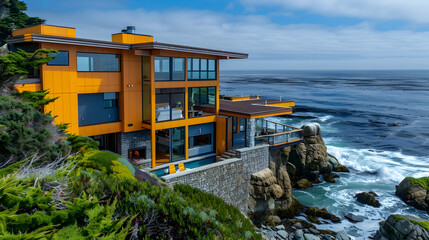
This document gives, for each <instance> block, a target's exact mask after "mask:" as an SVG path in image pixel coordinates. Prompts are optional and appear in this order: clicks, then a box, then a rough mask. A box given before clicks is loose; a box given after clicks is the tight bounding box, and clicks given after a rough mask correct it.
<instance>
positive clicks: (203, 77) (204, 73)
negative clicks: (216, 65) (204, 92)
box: [201, 71, 207, 79]
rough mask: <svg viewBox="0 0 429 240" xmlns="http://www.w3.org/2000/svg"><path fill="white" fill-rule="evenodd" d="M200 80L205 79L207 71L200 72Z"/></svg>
mask: <svg viewBox="0 0 429 240" xmlns="http://www.w3.org/2000/svg"><path fill="white" fill-rule="evenodd" d="M201 79H207V71H204V72H201Z"/></svg>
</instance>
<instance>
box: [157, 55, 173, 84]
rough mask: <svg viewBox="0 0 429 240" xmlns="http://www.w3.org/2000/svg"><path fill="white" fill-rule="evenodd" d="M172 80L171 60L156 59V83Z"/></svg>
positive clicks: (166, 58) (165, 58)
mask: <svg viewBox="0 0 429 240" xmlns="http://www.w3.org/2000/svg"><path fill="white" fill-rule="evenodd" d="M168 80H170V58H169V57H155V81H168Z"/></svg>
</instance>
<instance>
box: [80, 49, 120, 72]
mask: <svg viewBox="0 0 429 240" xmlns="http://www.w3.org/2000/svg"><path fill="white" fill-rule="evenodd" d="M79 53H88V54H98V55H116V56H118V71H79V69H78V60H77V59H78V57H79V56H78V54H79ZM121 64H122V55H121V54H120V53H97V52H76V72H78V73H79V72H109V73H110V72H112V73H116V72H122V66H121Z"/></svg>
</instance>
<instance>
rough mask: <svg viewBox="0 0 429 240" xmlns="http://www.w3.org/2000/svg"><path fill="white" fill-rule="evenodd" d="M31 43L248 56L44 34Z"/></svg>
mask: <svg viewBox="0 0 429 240" xmlns="http://www.w3.org/2000/svg"><path fill="white" fill-rule="evenodd" d="M31 37H32V38H31V41H32V42H48V43H59V44H70V45H80V46H91V47H103V48H114V49H126V50H131V49H135V50H170V51H178V52H189V53H198V54H205V55H212V56H218V57H223V58H230V59H244V58H248V54H246V53H238V52H229V51H223V50H215V49H208V48H199V47H191V46H185V45H177V44H170V43H161V42H150V43H140V44H125V43H117V42H110V41H101V40H93V39H85V38H71V37H59V36H51V35H44V34H35V33H31ZM26 39H27V42H29V41H28V37H25V36H24V35H20V36H15V37H9V38H7V39H6V42H7V43H23V42H26V41H25V40H26Z"/></svg>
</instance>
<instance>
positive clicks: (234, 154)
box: [216, 150, 237, 162]
mask: <svg viewBox="0 0 429 240" xmlns="http://www.w3.org/2000/svg"><path fill="white" fill-rule="evenodd" d="M236 157H237V152H236V151H235V150H228V151H226V152H224V153H223V154H222V156H216V161H217V162H221V161H225V160H227V159H230V158H236Z"/></svg>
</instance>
